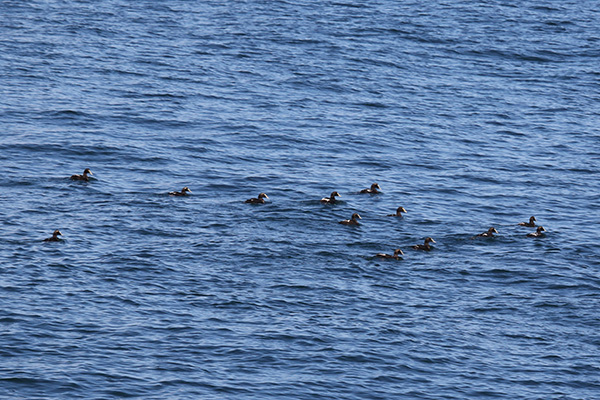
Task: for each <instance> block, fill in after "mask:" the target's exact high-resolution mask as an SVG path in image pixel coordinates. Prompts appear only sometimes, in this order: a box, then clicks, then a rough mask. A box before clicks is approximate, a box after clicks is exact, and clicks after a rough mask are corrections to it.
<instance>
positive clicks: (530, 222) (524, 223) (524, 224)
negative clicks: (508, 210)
mask: <svg viewBox="0 0 600 400" xmlns="http://www.w3.org/2000/svg"><path fill="white" fill-rule="evenodd" d="M534 221H536V219H535V217H534V216H531V218H529V222H519V225H521V226H528V227H530V228H535V222H534Z"/></svg>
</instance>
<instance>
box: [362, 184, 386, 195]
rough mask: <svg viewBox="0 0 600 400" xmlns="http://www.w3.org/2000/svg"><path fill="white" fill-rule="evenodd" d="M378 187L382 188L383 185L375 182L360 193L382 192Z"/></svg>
mask: <svg viewBox="0 0 600 400" xmlns="http://www.w3.org/2000/svg"><path fill="white" fill-rule="evenodd" d="M377 189H379V190H381V187H380V186H379V184H378V183H374V184H372V185H371V187H370V188H369V189H363V190H361V191H360V192H359V193H363V194H379V193H381V192H380V191H379V190H377Z"/></svg>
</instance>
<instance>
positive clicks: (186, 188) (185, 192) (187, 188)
mask: <svg viewBox="0 0 600 400" xmlns="http://www.w3.org/2000/svg"><path fill="white" fill-rule="evenodd" d="M188 192H189V193H192V191H191V190H190V188H189V187H187V186H186V187H184V188H183V189H181V192H169V195H170V196H187V193H188Z"/></svg>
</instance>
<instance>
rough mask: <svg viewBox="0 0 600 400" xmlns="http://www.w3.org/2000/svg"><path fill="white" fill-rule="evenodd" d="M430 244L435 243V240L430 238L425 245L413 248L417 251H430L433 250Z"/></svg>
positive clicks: (417, 245)
mask: <svg viewBox="0 0 600 400" xmlns="http://www.w3.org/2000/svg"><path fill="white" fill-rule="evenodd" d="M429 243H435V240H433V239H432V238H430V237H428V238H425V243H423V244H416V245H414V246H413V247H412V248H413V249H415V250H424V251H429V250H431V245H430V244H429Z"/></svg>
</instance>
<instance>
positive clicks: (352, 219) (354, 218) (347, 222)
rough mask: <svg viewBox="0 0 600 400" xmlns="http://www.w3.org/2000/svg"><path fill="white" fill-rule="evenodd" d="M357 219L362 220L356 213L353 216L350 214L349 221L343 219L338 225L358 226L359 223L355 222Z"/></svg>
mask: <svg viewBox="0 0 600 400" xmlns="http://www.w3.org/2000/svg"><path fill="white" fill-rule="evenodd" d="M357 218H358V219H362V218H361V217H360V215H358V213H354V214H352V217H351V218H350V219H345V220H343V221H340V224H344V225H359V223H358V221H357Z"/></svg>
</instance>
